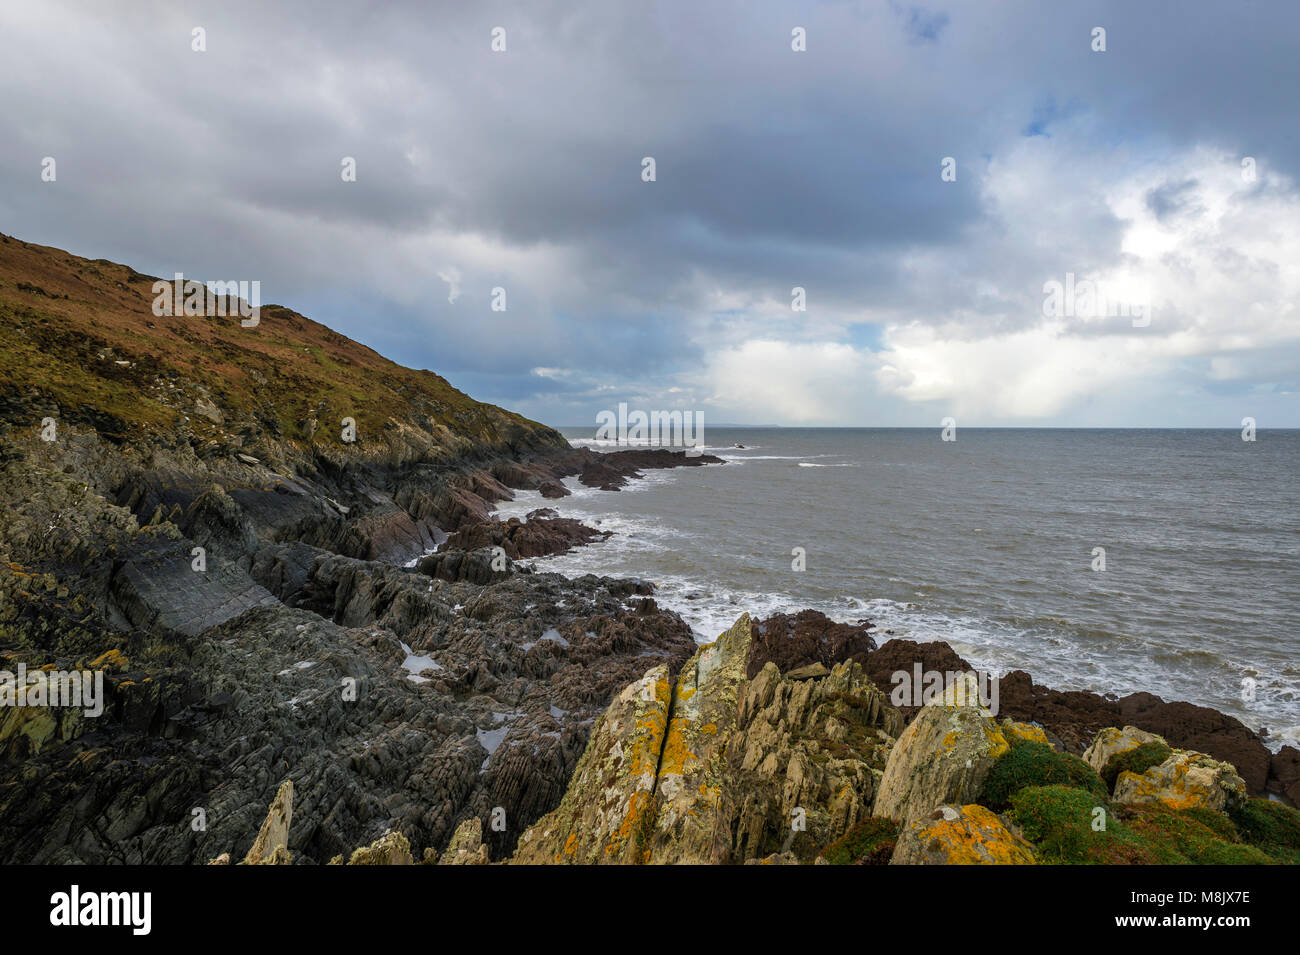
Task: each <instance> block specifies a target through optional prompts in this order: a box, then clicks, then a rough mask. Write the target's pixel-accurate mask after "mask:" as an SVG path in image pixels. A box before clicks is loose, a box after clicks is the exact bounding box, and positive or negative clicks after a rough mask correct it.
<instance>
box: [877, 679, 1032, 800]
mask: <svg viewBox="0 0 1300 955" xmlns="http://www.w3.org/2000/svg"><path fill="white" fill-rule="evenodd" d="M977 700H978V685H977V683H976V679H975V677H974V675H973V674H969V673H967V674H964V675H963V678H962V680H961V681H958V682H956V683H954V684H952V685H951V686H949V687H948V688H947V689H946V690H945V691H944V697H943V702H942V703H931V704H929V705H928V706H924V707H922V708H921V710H920V712H919V713H917V715H916V718H915V719H914V720H912V722H911V723H910V724H909V725H908V727H907V729H905V730H904V731H903V734H902V735H901V736H900V737H899V739H898V742H897V744H895V746H894V748H893V750H892V751H891V752H890V754H889V761H888V763H887V764H886V765H885V772H884V776H883V778H882V779H881V781H880V786H879V789H878V791H877V794H876V802H875V808H874V810H873V812H874V814H875V815H877V816H882V817H885V818H890V819H894V820H896V821H898V822H900V823H902V824H903V825H904V826H906V825H907V824H910V823H912V822H915V821H916V820H918V819H928V818H929V817H930V814H931V813H932V812H933V811H934V810H935V808H936V807H937V806H940V805H942V804H944V803H958V804H966V803H970V802H973V801H974V800H975V798H976V796H978V795H979V791H980V787H981V786H982V785H983V783H984V778H985V777H986V776H987V775H988V771H989V770H990V769H991V768H992V766H993V763H994V761H995V760H997V758H998V757H999V756H1001V755H1002V754H1003V753H1005V752H1006V751H1007V749H1008V744H1007V740H1006V737H1005V736H1004V735H1003V734H1002V730H1001V729H1000V728H999V727H998V725H997V723H996V722H994V720H993V719H992V718H991V717H989V716H988V715H986V713H985V712H984V711H983V710H982V709H981V708H980V706H979V705H978V703H977V702H974V701H977Z"/></svg>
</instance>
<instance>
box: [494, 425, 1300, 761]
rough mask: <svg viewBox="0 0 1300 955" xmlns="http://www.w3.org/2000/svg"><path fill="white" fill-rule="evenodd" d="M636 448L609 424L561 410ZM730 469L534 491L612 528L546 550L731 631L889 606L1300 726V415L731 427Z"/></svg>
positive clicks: (1272, 725) (989, 640) (1274, 722)
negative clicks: (647, 588)
mask: <svg viewBox="0 0 1300 955" xmlns="http://www.w3.org/2000/svg"><path fill="white" fill-rule="evenodd" d="M559 430H561V432H562V433H563V434H564V435H565V437H566V438H568V439H569V440H570V442H571V443H572V444H574V445H576V446H583V445H585V446H589V447H592V448H594V449H595V450H598V451H608V450H614V449H615V448H616V447H617V446H616V445H615V444H614V443H613V442H612V441H608V440H598V439H597V438H596V437H595V436H594V433H595V429H594V427H591V426H587V427H575V428H561V429H559ZM704 437H705V441H706V447H705V448H704V450H705V451H707V452H708V453H710V454H714V455H717V456H718V457H721V458H722V459H723V460H724V461H725V462H726V463H725V464H724V465H713V466H707V467H691V468H676V469H672V470H663V471H646V472H644V473H645V476H644V478H643V479H642V480H639V481H633V482H631V483H630V484H629V485H628V486H627V487H625V488H624V489H623V490H621V491H618V492H610V491H600V490H596V489H591V488H585V487H582V486H581V485H580V484H578V483H577V480H576V479H575V478H570V479H568V480H567V481H566V486H567V487H568V488H569V489H570V490H571V491H572V492H573V493H572V495H571V496H569V497H565V498H562V499H559V500H545V499H543V498H542V497H541V495H540V494H539V493H537V492H531V491H521V492H516V499H515V500H514V501H510V502H505V503H503V504H501V505H499V507H498V511H497V513H498V514H499V516H501V517H502V518H507V517H511V516H521V517H522V516H524V515H525V514H526V513H527V512H529V511H531V510H533V509H534V508H539V507H553V508H555V509H556V510H557V511H558V512H559V513H560V515H561V516H565V517H575V518H580V519H581V520H583V521H584V522H586V523H588V524H590V525H593V526H595V527H598V528H600V529H602V530H608V531H612V532H613V535H612V536H611V537H610V538H608V539H607V540H606V541H604V542H602V543H598V544H593V545H590V546H587V547H583V548H579V549H577V550H574V551H571V552H570V553H568V554H562V555H557V556H554V557H548V558H543V559H539V560H535V561H531V563H533V564H534V565H535V566H536V567H537V568H538V569H543V570H550V571H557V572H559V573H562V574H565V575H569V576H576V575H579V574H583V573H597V574H606V575H616V576H631V577H641V578H645V579H648V580H650V581H652V582H653V583H654V584H655V586H656V588H657V600H658V601H659V603H660V604H661V605H662V606H665V607H667V608H669V609H672V610H675V611H677V612H678V613H680V614H681V615H682V617H683V618H684V619H685V620H686V621H687V622H688V623H689V624H690V625H691V627H692V628H693V629H694V631H695V635H696V639H697V640H699V641H701V642H707V641H711V640H713V639H714V638H716V637H717V635H718V634H719V633H721V632H722V631H723V630H725V629H726V628H727V627H729V626H730V625H731V624H732V622H734V620H735V619H736V618H737V617H738V616H739V615H740V614H741V613H745V612H748V613H749V614H751V615H756V616H758V617H763V616H767V615H769V614H773V613H777V612H794V611H798V610H802V609H805V608H810V609H814V610H819V611H821V612H822V613H825V614H826V615H827V616H829V617H831V618H833V619H835V620H840V621H846V622H856V621H861V620H869V621H870V622H871V623H873V624H875V625H876V626H877V627H879V628H880V630H881V632H880V633H878V634H876V639H877V641H878V642H883V640H885V639H888V635H889V632H892V634H893V635H894V636H898V637H906V638H908V639H912V640H921V641H929V640H944V641H947V642H948V643H949V644H950V645H951V646H952V647H953V649H955V650H956V651H957V652H958V653H959V654H960V655H961V656H963V657H964V658H966V659H967V660H968V661H969V662H970V663H972V664H973V665H974V666H976V667H978V668H980V669H984V670H988V671H990V672H992V673H993V674H995V675H999V676H1000V675H1003V674H1005V673H1007V672H1010V671H1011V670H1016V669H1020V670H1025V671H1027V672H1028V673H1029V674H1030V675H1031V676H1032V677H1033V679H1034V681H1035V682H1036V683H1040V684H1045V685H1047V686H1051V687H1054V688H1056V689H1061V690H1091V691H1094V692H1098V693H1113V694H1117V695H1121V696H1122V695H1124V694H1127V693H1133V692H1137V691H1148V692H1151V693H1155V694H1157V695H1159V696H1161V697H1163V698H1164V699H1166V700H1171V701H1172V700H1187V701H1189V702H1192V703H1197V704H1200V705H1204V706H1209V707H1213V708H1215V709H1217V710H1220V711H1222V712H1224V713H1228V714H1231V715H1232V716H1235V717H1237V718H1238V719H1240V720H1241V721H1242V722H1244V723H1245V724H1247V725H1248V726H1250V727H1251V728H1252V729H1255V730H1257V731H1262V732H1264V733H1265V742H1266V743H1267V744H1268V745H1269V746H1270V747H1271V748H1272V749H1274V750H1276V749H1277V748H1279V747H1280V746H1282V745H1283V744H1286V743H1290V744H1292V745H1300V507H1298V506H1297V504H1298V502H1297V497H1298V496H1300V495H1298V489H1300V482H1298V481H1297V473H1298V471H1300V431H1296V430H1285V431H1283V430H1260V431H1257V432H1256V433H1255V435H1254V440H1253V441H1247V440H1243V437H1242V432H1240V431H1238V430H1230V429H1224V430H1211V429H1205V430H1138V429H1115V430H1075V429H1070V430H1054V429H977V428H963V429H959V430H957V431H956V432H953V433H950V434H949V437H950V438H952V440H944V435H943V433H942V432H941V429H939V428H924V429H911V428H724V427H714V428H709V429H708V430H707V432H706V433H705V435H704Z"/></svg>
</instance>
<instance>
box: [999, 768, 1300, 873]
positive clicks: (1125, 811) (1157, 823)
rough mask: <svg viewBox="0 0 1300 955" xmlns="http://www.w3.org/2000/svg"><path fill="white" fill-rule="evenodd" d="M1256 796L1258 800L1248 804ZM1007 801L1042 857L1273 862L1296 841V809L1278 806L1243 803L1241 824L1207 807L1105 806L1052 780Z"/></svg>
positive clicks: (1102, 861)
mask: <svg viewBox="0 0 1300 955" xmlns="http://www.w3.org/2000/svg"><path fill="white" fill-rule="evenodd" d="M1256 803H1263V800H1251V801H1250V803H1248V804H1247V806H1248V807H1251V806H1252V804H1256ZM1272 805H1277V804H1272ZM1011 807H1012V808H1011V818H1012V820H1013V821H1014V822H1015V823H1016V824H1017V825H1019V826H1020V827H1021V828H1022V830H1023V831H1024V834H1025V838H1027V839H1028V840H1029V841H1030V842H1032V843H1033V844H1034V851H1035V854H1036V855H1037V856H1038V858H1039V860H1040V861H1041V862H1046V863H1056V864H1062V865H1273V864H1278V863H1293V862H1295V861H1296V856H1295V853H1296V852H1297V849H1296V848H1289V847H1295V846H1300V842H1297V839H1298V838H1300V819H1298V818H1297V817H1300V813H1296V810H1294V809H1286V807H1281V806H1279V808H1278V809H1271V808H1267V807H1261V806H1254V807H1253V808H1247V809H1245V810H1243V811H1242V812H1241V814H1240V815H1241V817H1242V818H1243V819H1245V820H1246V824H1245V827H1243V825H1241V824H1239V823H1238V822H1237V821H1235V820H1234V819H1233V818H1230V817H1229V816H1226V815H1224V814H1222V813H1218V812H1214V811H1213V810H1210V809H1203V808H1201V809H1187V810H1174V809H1169V808H1167V807H1164V806H1160V805H1157V804H1153V805H1143V806H1127V807H1112V806H1107V805H1106V804H1105V801H1104V800H1099V799H1097V798H1096V796H1095V795H1094V794H1092V793H1090V792H1087V791H1085V790H1082V789H1077V788H1074V787H1071V786H1063V785H1054V786H1030V787H1027V788H1025V789H1022V790H1020V791H1019V792H1018V793H1016V794H1015V795H1013V796H1012V797H1011ZM1099 807H1100V808H1102V809H1103V810H1105V815H1104V817H1102V818H1104V820H1105V828H1104V829H1098V828H1094V820H1096V819H1098V818H1099V817H1098V814H1097V809H1098V808H1099ZM1291 814H1294V815H1291ZM1269 840H1275V841H1272V842H1271V841H1269ZM1256 843H1260V844H1256Z"/></svg>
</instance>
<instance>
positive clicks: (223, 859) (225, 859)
mask: <svg viewBox="0 0 1300 955" xmlns="http://www.w3.org/2000/svg"><path fill="white" fill-rule="evenodd" d="M208 865H230V853H229V852H223V853H221V855H219V856H217V857H216V858H215V859H211V860H209V862H208Z"/></svg>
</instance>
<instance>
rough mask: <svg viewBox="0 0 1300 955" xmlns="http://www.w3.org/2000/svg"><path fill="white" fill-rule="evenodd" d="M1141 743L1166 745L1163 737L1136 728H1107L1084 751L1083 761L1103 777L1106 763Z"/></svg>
mask: <svg viewBox="0 0 1300 955" xmlns="http://www.w3.org/2000/svg"><path fill="white" fill-rule="evenodd" d="M1143 743H1161V744H1164V745H1168V744H1167V743H1166V742H1165V740H1164V738H1163V737H1161V736H1157V735H1156V734H1155V733H1148V732H1146V731H1145V730H1140V729H1138V728H1137V727H1136V726H1126V727H1124V728H1123V729H1116V728H1115V727H1113V726H1108V727H1106V728H1105V729H1103V730H1101V731H1100V732H1098V733H1097V736H1096V738H1095V739H1094V740H1093V741H1092V744H1091V745H1090V746H1089V747H1088V748H1087V749H1086V750H1084V752H1083V761H1084V762H1085V763H1087V764H1088V765H1089V766H1091V767H1092V768H1093V769H1095V770H1096V771H1097V773H1098V775H1103V774H1104V773H1105V770H1106V764H1107V763H1109V762H1110V761H1111V760H1112V759H1114V758H1115V757H1116V756H1122V755H1124V754H1125V753H1128V752H1131V751H1132V750H1135V749H1137V748H1138V747H1139V746H1141V745H1142V744H1143Z"/></svg>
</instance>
